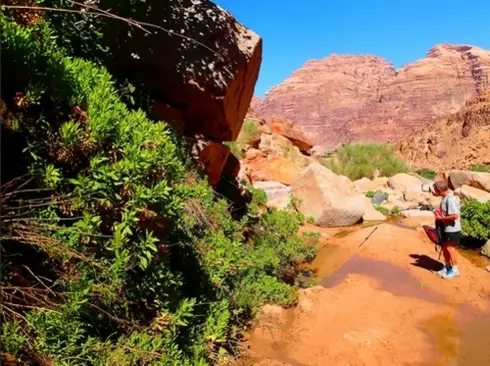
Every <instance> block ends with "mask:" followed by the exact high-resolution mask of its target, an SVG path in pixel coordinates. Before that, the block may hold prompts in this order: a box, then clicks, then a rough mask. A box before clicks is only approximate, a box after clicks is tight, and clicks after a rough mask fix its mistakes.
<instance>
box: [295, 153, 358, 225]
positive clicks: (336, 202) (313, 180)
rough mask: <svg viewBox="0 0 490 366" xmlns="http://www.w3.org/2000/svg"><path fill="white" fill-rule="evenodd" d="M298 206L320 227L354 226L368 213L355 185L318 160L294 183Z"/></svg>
mask: <svg viewBox="0 0 490 366" xmlns="http://www.w3.org/2000/svg"><path fill="white" fill-rule="evenodd" d="M291 194H292V195H293V197H295V198H297V199H298V200H300V203H299V205H298V209H299V211H300V212H301V213H303V214H304V215H306V216H311V217H313V218H314V219H315V225H318V226H320V227H336V226H349V225H353V224H355V223H357V222H359V220H361V218H362V216H363V215H364V213H365V212H366V206H367V202H366V199H365V197H364V196H362V195H360V194H358V193H357V192H356V190H355V187H354V185H353V184H352V182H350V181H346V180H345V179H343V177H340V176H338V175H336V174H334V173H333V172H332V171H331V170H329V169H327V168H325V167H324V166H323V165H321V164H319V163H316V162H315V163H312V164H310V165H309V166H308V167H307V168H306V169H304V170H303V171H302V172H301V173H300V175H299V176H298V178H297V179H296V180H295V181H294V182H293V184H292V185H291Z"/></svg>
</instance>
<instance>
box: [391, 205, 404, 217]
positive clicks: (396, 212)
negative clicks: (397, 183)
mask: <svg viewBox="0 0 490 366" xmlns="http://www.w3.org/2000/svg"><path fill="white" fill-rule="evenodd" d="M401 212H402V210H401V209H400V207H398V206H395V207H393V208H392V209H391V216H399V215H400V214H401Z"/></svg>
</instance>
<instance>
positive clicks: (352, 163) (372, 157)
mask: <svg viewBox="0 0 490 366" xmlns="http://www.w3.org/2000/svg"><path fill="white" fill-rule="evenodd" d="M323 164H324V165H325V166H326V167H327V168H329V169H330V170H332V171H333V172H334V173H336V174H341V175H345V176H347V177H349V178H350V179H352V180H357V179H361V178H363V177H366V178H370V179H373V178H374V175H375V172H376V170H379V172H380V174H381V175H382V176H386V177H391V176H393V175H395V174H397V173H406V172H408V171H409V168H408V166H407V165H406V164H405V162H404V161H403V160H401V159H400V158H398V157H397V156H395V154H394V149H393V147H392V146H390V145H382V144H374V143H366V144H347V145H344V146H343V147H342V148H340V149H339V150H338V151H337V153H336V156H335V158H333V159H330V160H324V161H323Z"/></svg>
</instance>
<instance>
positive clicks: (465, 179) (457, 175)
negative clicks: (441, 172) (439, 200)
mask: <svg viewBox="0 0 490 366" xmlns="http://www.w3.org/2000/svg"><path fill="white" fill-rule="evenodd" d="M448 180H449V184H450V186H451V188H452V189H457V188H459V187H461V186H464V185H467V186H471V187H474V188H478V189H481V190H483V191H486V192H490V173H480V172H470V171H463V170H453V171H451V172H449V174H448Z"/></svg>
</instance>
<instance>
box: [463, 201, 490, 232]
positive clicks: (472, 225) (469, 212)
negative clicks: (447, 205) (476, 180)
mask: <svg viewBox="0 0 490 366" xmlns="http://www.w3.org/2000/svg"><path fill="white" fill-rule="evenodd" d="M461 223H462V229H463V235H464V236H465V237H468V238H470V239H475V240H482V241H484V240H488V239H490V202H486V203H481V202H479V201H477V200H469V201H465V202H464V204H463V205H461Z"/></svg>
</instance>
